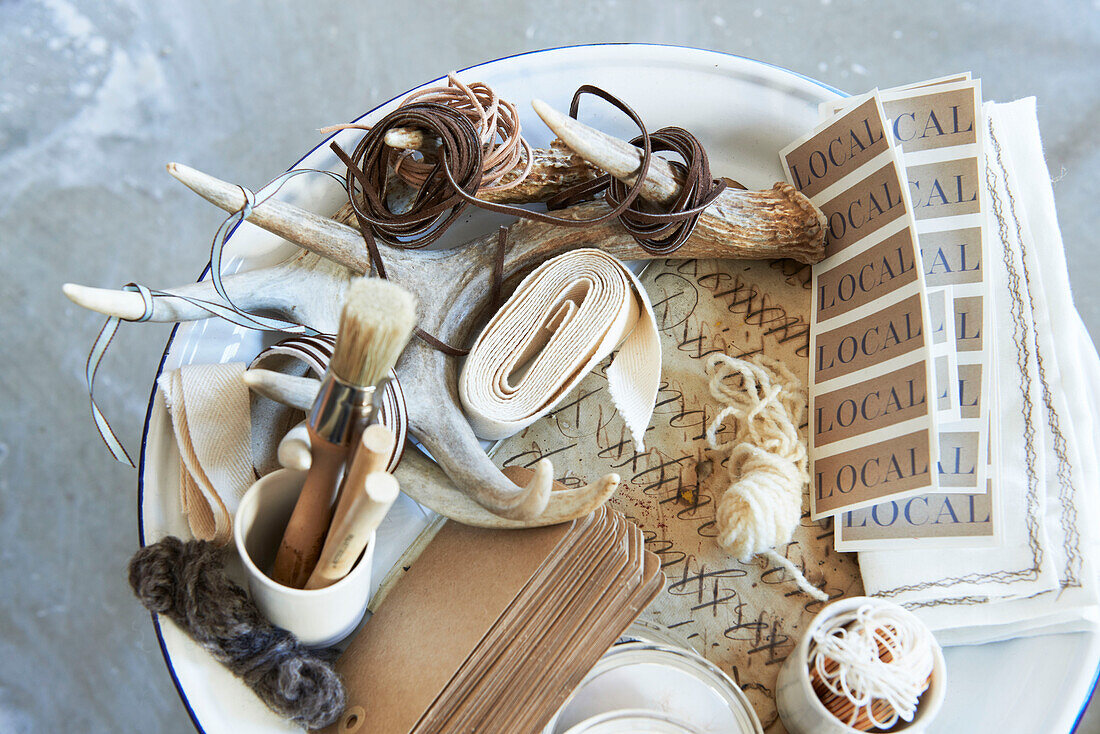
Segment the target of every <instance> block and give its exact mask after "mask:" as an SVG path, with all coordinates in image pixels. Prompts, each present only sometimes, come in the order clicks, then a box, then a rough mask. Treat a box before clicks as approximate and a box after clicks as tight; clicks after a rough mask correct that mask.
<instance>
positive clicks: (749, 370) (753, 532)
mask: <svg viewBox="0 0 1100 734" xmlns="http://www.w3.org/2000/svg"><path fill="white" fill-rule="evenodd" d="M706 369H707V375H708V376H709V377H710V392H711V395H713V396H714V398H715V399H716V400H718V401H719V402H720V403H723V404H724V405H725V407H723V408H722V409H721V410H720V411H719V412H718V415H716V416H715V417H714V420H712V421H711V423H710V425H709V426H707V433H706V436H707V444H708V445H709V446H710V447H711V448H712V449H714V450H716V451H728V452H729V459H728V461H727V462H726V465H727V468H728V471H729V479H730V485H729V487H728V488H727V489H726V490H725V492H723V493H722V496H721V497H720V498H719V500H718V506H717V524H718V538H717V540H718V544H719V545H721V546H722V547H723V548H726V549H727V550H729V551H730V552H731V553H732V554H733V555H734V556H735V557H736V558H737V559H738V560H739V561H741V562H748V561H750V560H752V558H753V556H756V555H761V554H763V555H766V556H767V557H768V558H769V559H771V560H772V561H773V562H775V563H777V564H779V565H780V566H782V567H783V568H785V569H787V571H789V572H790V574H791V575H792V576H793V577H794V580H795V582H796V583H797V584H798V587H799V588H800V589H802V591H804V592H806V593H807V594H808V595H810V596H812V597H813V598H815V599H818V600H820V601H828V599H829V597H828V595H827V594H825V593H824V592H823V591H821V590H820V589H818V588H816V587H814V586H813V585H812V584H810V582H809V581H807V580H806V577H805V576H803V574H802V573H801V571H799V569H798V567H797V566H795V564H794V563H792V562H791V561H790V560H789V559H787V558H785V557H784V556H783V555H781V554H780V553H777V552H776V550H775V549H776V548H778V547H780V546H786V545H787V544H789V543H790V542H791V538H792V536H793V535H794V531H795V528H797V527H798V522H799V520H800V519H801V517H802V490H803V487H805V486H806V485H807V484H808V483H809V481H810V475H809V472H808V460H807V455H806V445H805V443H803V442H802V440H801V439H800V438H799V435H798V426H799V425H800V424H801V423H802V418H803V416H804V415H805V413H806V396H805V394H804V393H803V391H802V383H801V381H800V380H799V379H798V378H797V377H795V375H794V373H792V372H791V371H790V370H789V369H787V366H786V365H784V364H783V363H782V362H780V361H779V360H776V359H772V358H770V357H766V356H764V355H756V356H754V357H753V358H752V359H751V360H744V359H736V358H733V357H729V356H727V355H725V354H712V355H711V356H710V357H709V358H708V359H707V364H706ZM738 376H740V378H741V384H740V385H738V384H737V380H736V378H737V377H738ZM728 418H732V419H733V421H732V425H731V427H732V433H731V434H729V435H730V439H729V440H728V441H725V442H721V443H720V442H719V441H718V431H719V430H720V429H721V428H722V427H723V425H724V424H725V422H726V420H727V419H728Z"/></svg>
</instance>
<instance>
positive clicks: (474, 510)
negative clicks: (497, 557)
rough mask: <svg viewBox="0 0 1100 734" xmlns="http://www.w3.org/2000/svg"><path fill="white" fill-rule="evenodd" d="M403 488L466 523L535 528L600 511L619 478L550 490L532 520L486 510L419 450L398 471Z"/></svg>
mask: <svg viewBox="0 0 1100 734" xmlns="http://www.w3.org/2000/svg"><path fill="white" fill-rule="evenodd" d="M394 476H396V477H397V480H398V481H399V482H400V483H401V491H403V492H404V493H405V494H407V495H408V496H409V497H411V498H412V499H414V500H415V501H417V502H419V503H420V504H422V505H424V506H425V507H427V508H428V509H430V510H433V511H435V512H438V513H439V514H441V515H445V516H446V517H449V518H451V519H452V520H455V521H457V522H460V523H462V524H463V525H473V526H476V527H483V528H504V529H517V528H533V527H542V526H545V525H557V524H558V523H562V522H568V521H570V520H572V519H574V518H577V517H582V516H584V515H587V514H588V513H590V512H592V511H594V510H596V509H597V508H599V507H600V505H602V504H603V503H605V502H606V501H607V500H608V499H609V498H610V497H611V495H612V494H614V493H615V488H616V486H617V481H612V480H617V477H616V476H615V475H609V476H608V477H605V478H604V479H601V480H600V481H599V482H597V483H596V484H595V487H596V490H595V491H582V490H567V491H558V492H551V493H550V501H549V503H548V504H547V506H546V509H545V510H544V511H543V512H542V514H540V515H539V516H538V517H536V518H534V519H531V520H512V519H506V518H503V517H500V516H498V515H495V514H493V513H492V512H490V511H489V510H487V509H485V508H484V507H482V506H481V505H479V504H478V503H477V502H475V501H474V500H472V499H471V498H470V497H469V496H468V495H467V494H466V493H464V492H462V491H460V490H459V489H458V487H456V486H455V484H454V482H453V481H451V479H450V478H449V477H448V476H447V475H446V474H444V473H443V470H442V469H440V468H439V466H438V465H437V464H435V463H433V462H432V461H431V460H430V459H428V458H427V457H426V456H424V455H423V454H421V453H420V452H419V451H406V452H405V455H404V457H403V458H402V459H401V463H400V464H399V465H398V467H397V469H396V470H395V471H394Z"/></svg>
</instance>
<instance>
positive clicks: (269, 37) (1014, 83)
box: [0, 0, 1100, 732]
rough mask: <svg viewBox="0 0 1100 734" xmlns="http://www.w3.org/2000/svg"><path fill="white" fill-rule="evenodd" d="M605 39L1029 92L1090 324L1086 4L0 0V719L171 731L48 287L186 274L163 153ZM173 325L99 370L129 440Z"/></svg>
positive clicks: (197, 150) (122, 507)
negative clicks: (960, 75) (456, 73)
mask: <svg viewBox="0 0 1100 734" xmlns="http://www.w3.org/2000/svg"><path fill="white" fill-rule="evenodd" d="M601 41H646V42H658V43H668V44H679V45H689V46H698V47H703V48H710V49H715V50H721V51H729V52H733V53H737V54H741V55H745V56H750V57H755V58H758V59H761V60H764V61H768V62H771V63H773V64H778V65H781V66H785V67H788V68H790V69H793V70H795V71H798V72H801V73H803V74H806V75H809V76H812V77H816V78H818V79H821V80H823V81H825V82H828V83H829V84H832V85H834V86H837V87H839V88H841V89H845V90H848V91H851V92H860V91H864V90H866V89H869V88H871V87H874V86H881V87H887V86H891V85H895V84H900V83H905V82H910V81H915V80H919V79H924V78H930V77H936V76H941V75H944V74H948V73H951V72H957V71H962V70H967V69H970V70H972V71H973V72H974V74H975V76H978V77H981V78H982V82H983V90H984V96H985V97H986V98H987V99H995V100H1001V101H1007V100H1011V99H1015V98H1018V97H1023V96H1028V95H1036V96H1037V97H1038V98H1039V118H1040V124H1041V128H1042V130H1043V132H1044V136H1045V149H1046V155H1047V160H1048V163H1049V166H1050V170H1051V173H1052V175H1053V177H1054V178H1055V180H1056V183H1055V192H1056V195H1057V201H1058V210H1059V215H1060V219H1061V224H1062V232H1063V236H1064V238H1065V243H1066V250H1067V255H1068V259H1069V263H1070V268H1071V276H1072V278H1073V283H1074V286H1075V292H1076V298H1077V304H1078V307H1079V309H1080V310H1081V312H1082V314H1083V316H1084V319H1085V322H1086V323H1087V324H1088V326H1089V328H1090V330H1091V332H1092V334H1093V335H1094V337H1095V336H1096V335H1097V334H1098V333H1100V263H1098V261H1097V258H1096V257H1095V256H1094V254H1093V252H1094V248H1095V246H1096V236H1095V221H1096V217H1095V211H1096V202H1097V200H1098V199H1100V183H1098V181H1100V179H1098V177H1097V176H1096V169H1097V167H1098V166H1100V126H1097V125H1096V116H1097V115H1098V114H1100V84H1098V82H1100V71H1098V70H1100V2H1096V1H1095V0H1088V1H1085V0H1064V1H1062V2H1050V1H1048V2H1036V1H1035V0H1032V1H1030V2H993V1H991V2H939V1H931V0H926V1H925V2H920V3H914V2H909V3H872V2H853V1H851V0H800V1H798V2H790V3H784V4H782V5H780V4H778V3H768V2H763V1H762V0H756V1H755V2H675V3H674V2H668V1H667V0H665V1H662V2H627V1H626V0H620V1H619V2H615V0H603V1H602V2H590V3H580V2H560V1H556V0H543V1H541V2H525V3H519V2H515V3H511V2H504V1H497V2H484V1H481V0H477V1H475V0H467V1H466V2H461V3H459V2H427V1H423V0H422V1H421V2H415V3H413V2H393V3H381V2H361V3H346V2H344V3H340V2H334V1H332V2H314V3H282V2H266V3H265V2H259V1H258V0H251V1H248V0H219V1H218V2H213V1H211V0H198V1H193V2H140V0H100V1H93V0H0V253H2V255H3V259H2V261H0V262H2V263H3V266H4V268H3V277H2V278H0V306H2V307H3V317H0V344H3V348H2V350H0V361H2V365H3V367H2V370H0V405H2V406H3V407H2V410H3V413H2V419H0V538H3V541H2V542H0V589H2V591H0V732H31V731H35V732H37V731H47V730H66V731H81V732H105V731H161V732H187V731H190V730H191V724H190V722H189V720H188V717H187V714H186V712H185V710H184V708H183V706H182V705H181V704H180V702H179V700H178V698H177V696H176V693H175V691H174V690H173V687H172V683H171V680H170V678H169V676H168V673H167V671H166V669H165V666H164V663H163V662H162V660H161V656H160V653H159V651H158V649H157V644H156V640H155V637H154V635H153V630H152V627H151V625H150V623H149V618H148V615H147V614H146V613H145V612H144V611H143V610H142V609H141V607H140V606H139V605H138V603H137V602H136V601H135V600H134V599H133V597H132V596H131V594H130V591H129V588H128V587H127V585H126V582H125V571H124V569H125V565H126V561H127V559H128V558H129V556H130V555H131V553H132V552H133V551H134V550H135V549H136V545H137V532H136V527H135V495H136V491H135V485H136V479H135V475H134V472H133V471H131V470H129V469H126V468H124V467H122V466H121V465H119V464H116V463H115V462H114V461H112V460H111V458H110V457H109V455H108V454H107V453H106V451H105V450H104V449H103V446H102V444H101V442H100V440H99V438H98V436H97V435H96V434H95V432H94V430H93V427H92V423H91V420H90V417H89V414H88V406H87V396H86V394H85V391H84V382H83V368H84V361H85V358H86V355H87V350H88V347H89V346H90V344H91V342H92V340H93V338H94V336H95V334H96V332H97V330H98V329H99V327H100V324H101V323H102V319H101V318H100V317H99V316H95V315H92V314H90V313H88V312H85V311H82V310H80V309H78V308H76V307H75V306H73V305H71V304H70V303H69V302H68V301H67V300H65V299H64V298H63V297H62V296H61V294H60V291H59V286H60V284H61V283H62V282H64V281H69V280H72V281H78V282H82V283H88V284H92V285H102V286H115V285H120V284H122V283H125V282H127V281H129V280H134V279H137V280H140V281H141V282H145V283H150V284H168V283H174V282H176V281H184V280H187V279H190V278H194V277H195V275H196V274H198V273H199V272H200V271H201V269H202V267H203V263H204V261H205V259H206V257H207V249H208V244H209V240H210V237H211V235H212V234H213V231H214V229H215V228H216V227H217V224H218V223H219V221H220V218H221V215H219V214H218V213H216V212H215V211H214V210H213V209H212V208H211V207H210V206H209V205H207V204H206V203H204V202H202V201H200V200H199V199H198V198H197V197H195V196H194V195H192V194H190V193H189V192H187V191H185V190H184V189H183V187H181V186H179V185H178V184H176V183H175V182H173V181H172V180H171V179H170V178H169V177H168V176H166V175H165V174H164V172H163V168H162V166H163V164H164V163H165V162H166V161H169V160H179V161H186V162H188V163H189V164H191V165H194V166H196V167H198V168H200V169H202V170H209V171H212V172H216V173H217V174H218V175H219V176H221V177H223V178H226V179H228V180H231V181H242V182H252V183H254V184H258V183H260V182H263V181H267V180H268V179H270V178H271V177H272V176H273V175H275V174H276V173H278V172H280V171H282V170H283V169H284V168H285V167H286V165H287V164H288V163H289V162H291V161H293V160H294V159H295V158H296V157H297V156H298V155H299V154H300V153H301V152H303V151H304V150H306V149H307V148H308V147H309V146H310V145H311V144H312V142H313V141H314V140H315V139H316V133H315V131H316V129H317V128H318V127H320V126H322V125H324V124H327V123H331V122H334V121H340V120H345V119H350V118H352V117H355V116H357V115H358V114H360V113H361V112H363V111H365V110H367V109H369V108H371V107H373V106H374V105H376V104H378V103H379V102H381V101H383V100H386V99H389V98H390V97H392V96H394V95H396V94H399V93H400V92H402V91H403V90H405V89H408V88H409V87H412V86H414V85H417V84H419V83H421V82H422V81H424V80H426V79H430V78H433V77H435V76H438V75H440V74H442V73H444V72H446V71H447V70H449V69H453V68H460V67H464V66H468V65H471V64H474V63H477V62H480V61H484V60H488V59H492V58H497V57H500V56H504V55H508V54H512V53H515V52H518V51H524V50H530V49H536V48H545V47H552V46H560V45H568V44H576V43H592V42H601ZM167 336H168V328H167V327H163V326H143V327H131V328H125V329H123V330H122V333H121V334H120V335H119V338H118V339H117V344H116V346H115V348H114V350H113V352H112V355H111V358H110V359H109V360H108V362H107V364H106V365H105V367H104V370H103V373H102V375H101V377H100V381H99V383H98V385H99V391H98V393H97V395H98V396H99V397H100V400H101V404H102V407H103V408H104V410H105V411H106V413H107V414H108V415H109V416H110V417H111V418H112V420H113V421H114V425H115V427H116V429H117V430H118V433H119V435H120V436H121V437H122V439H123V441H124V443H125V444H126V445H127V446H129V447H136V446H137V444H138V439H139V437H140V435H141V426H142V421H143V417H144V411H145V406H146V401H147V398H148V393H149V388H150V382H151V378H152V375H153V373H154V371H155V369H156V366H157V361H158V358H159V355H160V352H161V349H162V347H163V343H164V340H165V339H166V338H167ZM1093 708H1100V705H1094V707H1093ZM1081 730H1082V731H1090V732H1097V731H1100V712H1093V713H1090V716H1089V718H1088V719H1087V720H1086V722H1085V723H1084V725H1083V727H1082V729H1081Z"/></svg>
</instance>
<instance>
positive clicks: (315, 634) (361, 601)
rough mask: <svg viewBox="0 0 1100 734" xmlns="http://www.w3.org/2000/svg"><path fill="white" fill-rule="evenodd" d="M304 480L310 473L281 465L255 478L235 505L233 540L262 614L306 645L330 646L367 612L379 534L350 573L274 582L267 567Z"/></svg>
mask: <svg viewBox="0 0 1100 734" xmlns="http://www.w3.org/2000/svg"><path fill="white" fill-rule="evenodd" d="M305 478H306V472H303V471H295V470H293V469H279V470H278V471H274V472H272V473H271V474H268V475H267V476H265V477H263V478H262V479H260V480H258V481H257V482H255V483H254V484H253V485H252V486H251V487H250V488H249V490H248V491H247V492H246V493H245V495H244V497H243V498H242V499H241V504H240V505H239V506H238V507H237V516H236V518H235V520H234V528H233V539H234V541H235V542H236V545H237V552H238V553H239V554H240V556H241V562H242V563H243V564H244V568H245V572H246V573H247V574H248V588H249V590H250V591H251V592H252V600H253V601H255V602H256V606H258V607H259V608H260V611H261V612H263V614H264V616H265V617H267V618H268V620H269V621H270V622H271V623H272V624H274V625H276V626H278V627H282V628H283V629H285V630H289V631H290V632H293V633H294V635H295V636H296V637H297V638H298V640H299V641H300V642H302V644H304V645H308V646H310V647H327V646H329V645H332V644H335V643H337V642H339V641H340V640H342V639H344V638H345V637H347V636H348V635H349V634H351V632H352V631H353V630H354V629H355V628H356V626H358V624H359V622H360V620H362V619H363V614H364V613H365V612H366V610H367V602H368V601H369V600H370V581H371V562H372V560H373V556H374V542H375V536H374V534H371V537H370V541H369V542H368V543H367V547H366V550H364V551H363V556H362V557H361V558H360V559H359V562H358V563H356V564H355V567H354V568H352V570H351V573H349V574H348V575H347V576H345V577H344V578H342V579H340V580H339V581H337V582H336V583H335V584H333V585H332V586H328V587H326V588H324V589H313V590H309V591H306V590H305V589H293V588H291V587H289V586H283V585H282V584H280V583H277V582H275V581H274V580H272V579H271V578H270V577H269V576H268V575H267V574H266V573H264V571H263V569H270V568H271V566H272V565H273V564H274V562H275V553H276V551H277V550H278V548H279V542H280V541H281V540H282V537H283V531H284V530H285V529H286V524H287V522H288V521H289V520H290V515H291V513H292V512H293V511H294V504H295V502H297V501H298V495H299V494H300V493H301V491H302V483H303V482H304V481H305Z"/></svg>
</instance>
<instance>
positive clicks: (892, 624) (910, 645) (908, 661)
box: [810, 604, 935, 729]
mask: <svg viewBox="0 0 1100 734" xmlns="http://www.w3.org/2000/svg"><path fill="white" fill-rule="evenodd" d="M934 645H935V642H934V640H933V637H932V633H931V632H929V630H928V628H927V627H925V626H924V625H923V624H922V623H921V622H920V621H919V620H918V619H917V618H916V617H914V616H913V615H912V614H909V613H908V612H906V611H905V610H903V609H901V608H895V607H892V606H881V605H872V604H865V605H863V606H861V607H859V608H858V609H856V610H855V611H854V612H849V613H847V614H841V615H837V616H836V617H834V618H833V619H830V620H829V624H827V625H823V626H822V627H820V628H818V629H816V630H814V633H813V643H812V644H811V646H810V667H811V668H812V669H814V670H816V671H817V674H818V676H819V678H820V680H821V682H822V683H823V684H824V686H825V687H826V688H827V689H828V690H829V691H830V692H831V693H832V694H834V695H836V696H841V697H843V698H846V699H847V700H848V701H850V702H851V703H852V704H853V708H852V712H851V714H850V716H849V719H848V721H847V724H848V725H849V726H851V725H853V724H854V723H855V722H856V720H857V719H858V718H859V716H860V714H861V713H866V714H867V718H868V719H869V720H870V722H871V723H872V724H873V725H874V726H875V727H877V728H879V729H888V728H890V727H892V726H894V724H896V723H897V721H898V719H901V720H903V721H912V720H913V717H914V716H915V715H916V711H917V704H918V703H919V700H920V696H921V694H922V693H924V691H925V690H926V689H927V688H928V681H929V676H930V675H931V674H932V667H933V664H934V658H933V652H932V651H933V647H934ZM830 661H831V662H833V663H834V664H835V666H834V667H833V669H832V670H831V671H830V670H829V665H828V663H829V662H830ZM877 700H882V701H885V702H886V703H887V704H888V709H889V712H890V713H889V714H888V715H887V716H886V718H885V719H883V720H881V721H880V720H878V719H877V718H876V717H875V714H874V711H873V708H872V707H873V705H874V703H875V702H876V701H877Z"/></svg>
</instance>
